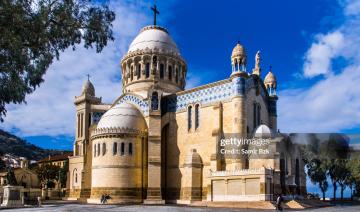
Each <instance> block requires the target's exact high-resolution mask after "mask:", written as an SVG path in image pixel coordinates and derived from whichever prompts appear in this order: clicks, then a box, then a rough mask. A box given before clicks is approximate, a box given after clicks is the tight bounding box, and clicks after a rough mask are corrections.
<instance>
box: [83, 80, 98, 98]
mask: <svg viewBox="0 0 360 212" xmlns="http://www.w3.org/2000/svg"><path fill="white" fill-rule="evenodd" d="M82 94H88V95H90V96H95V88H94V85H93V84H92V83H91V82H90V80H89V79H88V80H86V81H85V83H84V85H83V87H82Z"/></svg>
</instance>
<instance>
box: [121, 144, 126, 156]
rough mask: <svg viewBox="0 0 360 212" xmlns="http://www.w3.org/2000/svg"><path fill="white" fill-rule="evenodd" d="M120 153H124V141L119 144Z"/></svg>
mask: <svg viewBox="0 0 360 212" xmlns="http://www.w3.org/2000/svg"><path fill="white" fill-rule="evenodd" d="M120 154H121V155H124V154H125V144H124V142H122V143H121V146H120Z"/></svg>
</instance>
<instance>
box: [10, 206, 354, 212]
mask: <svg viewBox="0 0 360 212" xmlns="http://www.w3.org/2000/svg"><path fill="white" fill-rule="evenodd" d="M5 211H17V212H25V211H42V212H47V211H49V212H50V211H51V212H53V211H63V212H70V211H76V212H78V211H80V212H83V211H84V212H85V211H86V212H87V211H91V212H97V211H105V212H107V211H124V212H127V211H129V212H133V211H146V212H147V211H150V212H167V211H171V212H173V211H175V212H176V211H226V212H227V211H239V212H242V211H244V212H245V211H246V212H247V211H249V212H258V211H264V210H257V209H230V208H201V207H182V206H175V205H166V206H146V205H126V206H119V205H89V204H87V205H81V204H56V205H44V206H43V207H42V208H23V209H7V210H4V212H5ZM267 211H274V210H267ZM291 211H296V210H291ZM300 211H301V210H300ZM302 211H304V210H302ZM305 211H306V212H312V211H314V212H339V211H341V212H347V211H349V212H359V211H360V205H357V206H335V207H326V208H318V209H310V210H305Z"/></svg>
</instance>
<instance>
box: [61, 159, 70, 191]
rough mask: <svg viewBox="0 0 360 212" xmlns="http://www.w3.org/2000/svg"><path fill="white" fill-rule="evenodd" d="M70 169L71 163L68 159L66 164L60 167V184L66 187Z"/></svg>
mask: <svg viewBox="0 0 360 212" xmlns="http://www.w3.org/2000/svg"><path fill="white" fill-rule="evenodd" d="M68 171H69V163H68V162H67V161H66V162H65V164H64V166H63V167H62V168H61V169H60V179H59V182H60V185H61V188H65V187H66V180H67V173H68Z"/></svg>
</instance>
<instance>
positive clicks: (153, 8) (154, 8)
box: [150, 3, 160, 26]
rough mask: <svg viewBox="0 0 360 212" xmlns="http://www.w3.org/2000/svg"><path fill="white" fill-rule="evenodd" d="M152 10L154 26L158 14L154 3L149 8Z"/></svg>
mask: <svg viewBox="0 0 360 212" xmlns="http://www.w3.org/2000/svg"><path fill="white" fill-rule="evenodd" d="M150 9H151V10H152V11H153V12H154V26H156V15H159V14H160V13H159V10H157V7H156V4H155V3H154V6H153V7H151V8H150Z"/></svg>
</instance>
